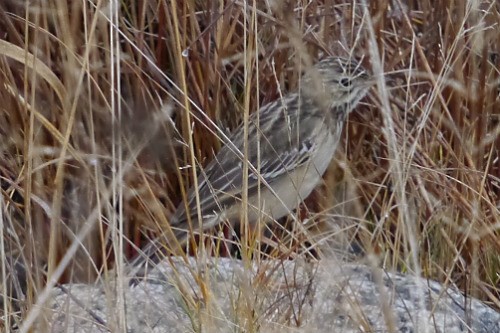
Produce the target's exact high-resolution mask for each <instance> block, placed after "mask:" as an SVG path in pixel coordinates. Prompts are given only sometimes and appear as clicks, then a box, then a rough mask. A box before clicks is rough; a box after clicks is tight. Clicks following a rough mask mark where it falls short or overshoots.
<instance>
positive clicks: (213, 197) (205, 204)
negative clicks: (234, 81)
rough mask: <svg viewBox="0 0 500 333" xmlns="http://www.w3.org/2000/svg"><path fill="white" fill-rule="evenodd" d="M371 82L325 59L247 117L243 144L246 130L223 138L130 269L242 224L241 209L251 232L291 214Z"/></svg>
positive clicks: (352, 66) (356, 65)
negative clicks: (207, 233) (215, 230)
mask: <svg viewBox="0 0 500 333" xmlns="http://www.w3.org/2000/svg"><path fill="white" fill-rule="evenodd" d="M373 82H374V80H373V78H372V76H371V75H370V73H369V72H368V71H367V70H366V69H365V68H364V67H363V66H362V65H361V63H360V62H358V61H356V60H355V59H353V58H352V57H349V58H345V57H339V56H327V57H326V58H324V59H323V60H320V61H319V62H317V63H316V64H315V65H313V66H310V67H309V68H308V69H306V70H305V72H304V74H303V75H302V76H301V79H300V84H299V85H298V88H297V89H296V90H294V91H291V92H290V93H288V94H286V95H284V96H283V97H282V98H279V99H277V100H275V101H273V102H270V103H268V104H266V105H264V106H262V107H261V108H260V109H259V110H258V111H257V112H254V113H252V114H251V115H250V116H249V119H248V125H247V126H248V127H247V131H246V135H247V139H246V140H245V130H244V129H245V127H244V126H245V125H244V124H241V125H240V126H239V127H237V128H236V129H235V130H234V131H233V132H232V134H230V135H229V136H228V137H227V140H225V142H224V144H223V146H222V148H221V149H220V150H219V151H218V152H217V153H216V154H215V156H214V157H213V159H212V160H211V161H210V162H209V163H208V165H207V166H206V167H205V168H203V169H202V170H201V172H200V173H199V176H198V185H197V186H193V187H192V188H190V189H189V191H188V192H187V196H186V201H184V202H181V203H180V204H179V206H178V207H177V209H176V210H175V212H174V213H173V216H172V217H171V219H170V228H168V229H169V230H166V231H165V233H164V235H162V237H158V238H156V239H154V240H153V241H151V242H150V243H149V245H147V246H146V247H145V248H144V249H143V250H142V251H140V254H139V255H138V256H137V257H136V260H133V261H132V265H133V266H137V265H144V264H145V263H146V262H154V263H157V262H159V260H160V258H162V257H163V256H164V255H165V253H168V252H170V253H171V254H172V253H176V251H174V250H173V249H174V248H177V249H181V248H182V247H181V246H183V245H185V244H186V243H187V242H188V240H189V239H190V237H191V236H192V234H193V233H196V232H205V231H207V230H211V229H213V228H215V227H217V226H219V225H221V224H222V223H225V222H229V223H231V225H235V224H238V223H240V220H241V216H242V213H241V212H242V209H246V214H247V216H248V222H249V224H250V225H253V226H255V225H256V223H261V221H270V220H277V219H279V218H281V217H283V216H286V215H288V214H290V213H291V212H292V211H293V210H294V209H295V208H296V207H297V206H298V205H299V204H300V203H301V202H302V201H303V200H304V199H306V198H307V197H308V196H309V194H310V193H311V192H312V191H313V190H314V188H315V187H316V186H317V185H318V183H320V182H321V179H322V176H323V174H324V172H325V171H326V169H327V168H328V165H329V164H330V162H331V160H332V158H333V155H334V153H335V150H336V148H337V146H338V144H339V141H340V136H341V133H342V129H343V126H344V123H345V121H346V118H347V115H348V114H349V113H350V112H351V111H352V110H353V109H354V108H355V107H356V105H357V104H358V103H359V101H360V100H361V99H362V98H363V97H364V96H365V95H367V93H368V91H369V88H370V87H371V86H372V84H373ZM245 141H246V142H247V146H246V147H247V151H246V154H244V150H245V146H244V145H245ZM245 157H246V159H245ZM244 163H247V167H244ZM244 172H246V173H247V174H246V177H244ZM245 181H246V182H247V186H246V190H247V196H246V198H247V200H245V202H246V205H247V206H246V207H243V204H242V203H243V200H242V198H243V197H244V195H243V189H244V188H245V187H244V186H243V184H244V182H245ZM197 198H198V199H197ZM177 253H178V252H177Z"/></svg>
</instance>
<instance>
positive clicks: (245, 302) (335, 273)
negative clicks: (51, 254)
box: [45, 258, 500, 333]
mask: <svg viewBox="0 0 500 333" xmlns="http://www.w3.org/2000/svg"><path fill="white" fill-rule="evenodd" d="M205 261H206V262H203V261H202V260H199V261H198V262H196V261H195V260H194V259H189V260H188V263H187V264H186V263H184V262H183V261H182V260H181V259H178V258H171V264H169V263H168V262H164V263H162V264H160V265H159V266H158V267H157V268H155V269H154V270H152V271H151V272H150V273H149V274H148V278H147V279H144V280H143V281H140V282H139V283H138V284H136V285H134V286H129V282H130V281H128V280H123V281H122V283H121V285H122V287H123V293H122V294H123V296H124V298H123V300H124V302H125V304H124V306H123V304H122V303H120V298H119V297H117V295H120V293H119V292H118V291H119V290H120V288H119V284H117V282H116V281H114V282H113V283H104V282H103V283H101V284H98V285H81V284H75V285H66V286H63V287H61V288H57V289H55V290H54V291H53V298H52V300H51V303H50V304H48V306H49V307H50V311H46V312H45V315H47V316H48V318H47V319H48V322H49V323H50V324H49V325H50V328H49V329H50V331H51V332H61V333H62V332H75V333H77V332H78V333H79V332H110V331H112V332H115V331H122V332H124V331H126V332H130V333H132V332H176V333H177V332H342V333H347V332H378V333H380V332H419V333H420V332H426V333H427V332H446V333H455V332H474V333H480V332H484V333H486V332H488V333H489V332H500V314H499V313H498V312H496V311H494V310H493V309H491V308H489V307H488V306H486V305H485V304H483V303H481V302H480V301H478V300H476V299H472V298H464V296H463V295H462V294H461V293H460V292H459V291H457V290H456V289H454V288H452V287H448V288H447V287H445V286H443V285H442V284H440V283H437V282H434V281H430V280H427V279H424V278H419V277H414V276H409V275H402V274H398V273H387V272H384V271H383V270H380V269H373V268H371V267H369V266H365V265H357V264H347V263H339V262H336V261H320V262H315V263H311V262H303V261H263V262H261V263H260V264H259V265H257V264H255V263H252V264H249V265H247V266H245V264H244V263H243V262H241V261H238V260H233V259H228V258H211V259H207V260H205ZM120 309H124V312H123V314H124V315H123V316H122V318H123V319H125V321H120ZM119 323H123V324H122V325H124V326H126V330H125V329H123V328H122V326H120V324H119Z"/></svg>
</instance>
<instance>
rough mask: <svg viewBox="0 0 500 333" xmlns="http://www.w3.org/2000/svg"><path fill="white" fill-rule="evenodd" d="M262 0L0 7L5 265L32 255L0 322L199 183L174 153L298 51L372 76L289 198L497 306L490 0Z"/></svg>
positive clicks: (108, 256) (210, 140)
mask: <svg viewBox="0 0 500 333" xmlns="http://www.w3.org/2000/svg"><path fill="white" fill-rule="evenodd" d="M401 2H403V4H402V5H401ZM139 3H140V4H139ZM269 3H271V2H269ZM272 3H273V5H272V6H270V5H269V4H268V2H264V1H257V2H255V3H252V2H249V3H248V4H247V5H245V4H244V2H242V1H222V0H221V1H206V2H205V1H162V0H160V1H144V2H137V4H136V2H134V1H122V2H121V3H120V6H121V7H120V8H119V9H118V10H117V11H116V12H115V8H113V7H111V6H109V5H104V4H103V3H101V2H100V1H94V2H91V1H87V2H82V1H73V2H69V1H68V2H65V1H56V0H53V1H40V2H37V1H35V2H34V3H33V1H32V3H31V4H30V6H29V8H28V7H25V4H24V2H22V1H16V0H10V1H4V2H3V4H2V5H0V31H1V32H2V35H1V38H2V39H1V40H0V83H1V86H0V135H1V139H2V140H1V141H0V147H1V153H2V159H1V161H0V177H1V178H0V182H1V190H2V201H1V203H2V205H1V212H2V222H3V228H2V229H1V230H2V232H3V235H2V236H3V237H1V239H2V240H3V243H2V244H1V247H2V251H5V253H6V255H5V256H4V257H3V258H4V260H3V266H2V276H5V275H6V274H9V273H12V265H13V262H14V261H19V262H21V263H23V264H24V265H25V266H26V267H29V270H28V271H27V272H26V274H25V275H26V276H21V277H20V280H21V283H24V284H26V285H27V289H26V292H27V300H26V302H23V303H22V304H21V305H22V306H21V307H20V308H18V307H17V306H18V305H19V304H17V303H15V302H14V301H9V302H4V305H3V306H4V311H5V313H9V314H15V315H14V316H7V317H6V318H9V319H8V320H11V321H20V320H22V318H24V316H25V315H26V314H27V313H28V311H29V310H30V308H31V305H32V304H33V302H34V300H35V299H36V298H37V297H38V296H39V295H40V294H41V292H42V290H43V289H44V288H45V286H46V285H47V284H49V285H50V284H52V285H53V284H54V283H56V282H69V281H73V282H76V281H92V280H94V279H95V278H96V277H97V276H100V275H101V274H107V272H108V270H109V268H111V267H112V266H113V265H114V263H115V262H121V261H122V260H123V259H124V257H127V258H129V257H131V256H133V255H134V254H135V253H136V252H135V250H134V246H132V244H135V245H136V246H142V245H143V244H144V241H145V238H144V237H143V236H141V234H142V233H141V232H143V231H147V232H148V233H149V234H150V235H153V234H154V233H155V232H157V231H158V230H159V229H161V228H165V226H167V225H168V217H169V216H170V214H171V213H172V211H173V209H174V208H175V206H176V205H177V204H179V203H180V202H182V200H183V197H184V195H185V191H184V189H186V188H188V187H189V186H191V185H192V184H195V183H196V180H195V179H196V169H195V168H190V167H186V166H190V165H196V166H199V165H205V164H206V162H207V161H208V159H209V158H210V157H211V156H212V151H213V150H214V149H215V150H217V149H218V148H219V146H220V141H219V139H218V136H219V135H220V134H221V133H227V132H228V131H229V130H230V129H232V128H234V127H235V126H236V125H237V124H238V123H240V122H242V121H245V120H246V119H247V117H248V114H249V113H251V112H254V111H255V110H257V109H258V106H259V105H263V104H265V103H267V102H269V101H272V100H274V99H276V98H279V97H280V96H281V95H282V94H284V93H286V92H287V91H289V90H291V89H294V88H295V87H297V85H298V84H299V82H298V79H299V74H300V66H303V65H304V64H307V63H310V62H314V59H317V58H320V57H322V56H324V55H326V54H338V55H346V54H348V53H352V54H354V55H355V56H357V57H364V60H363V63H364V64H365V65H366V66H367V67H369V68H371V69H372V71H373V72H374V73H375V74H376V75H378V77H379V78H380V80H379V85H378V86H377V88H376V89H374V91H373V93H372V97H371V98H370V99H367V100H366V103H365V105H363V106H361V107H359V108H358V111H357V112H356V113H355V114H353V115H351V117H350V121H349V125H348V126H347V127H346V129H345V132H344V136H343V137H344V140H345V144H343V146H342V149H340V150H339V152H338V154H337V162H336V163H334V165H332V168H330V171H329V172H328V173H327V174H326V175H325V183H324V185H323V186H321V187H319V188H318V190H317V191H316V192H315V193H314V194H313V195H312V196H311V197H310V198H309V199H308V200H306V203H305V205H303V206H302V207H301V209H300V211H299V214H298V216H299V217H301V218H306V217H311V216H314V217H316V220H317V222H318V224H317V226H318V227H317V228H312V229H313V230H312V231H313V234H315V235H314V236H315V237H317V236H320V237H321V238H328V239H329V238H335V237H341V238H342V237H343V238H344V239H347V240H348V242H351V241H355V242H356V243H357V244H359V245H360V246H362V248H364V250H365V251H366V252H367V253H372V254H376V255H377V257H378V258H379V259H380V265H382V266H384V267H386V268H388V269H397V270H400V271H404V272H417V273H421V274H423V275H425V276H427V277H430V278H433V279H436V280H439V281H443V282H446V283H455V284H457V285H458V286H459V287H460V288H461V289H462V290H463V291H464V292H465V293H467V294H469V295H473V296H476V297H479V298H481V299H483V300H485V301H487V302H490V303H491V304H494V306H495V307H500V301H499V300H498V297H499V291H498V289H497V286H498V282H499V281H498V279H499V277H498V274H497V272H498V270H499V262H498V260H499V259H498V258H499V257H498V253H499V251H500V243H499V241H498V240H499V239H500V238H499V235H498V234H499V231H498V229H499V227H500V224H499V223H500V214H499V205H500V199H499V195H500V167H499V165H500V160H499V158H500V156H499V151H500V139H499V134H500V121H499V120H500V111H499V110H500V100H499V97H498V96H499V88H498V87H499V83H500V81H499V72H498V65H499V62H500V58H499V52H500V50H498V45H500V40H498V36H500V26H499V23H500V13H499V10H500V8H499V6H498V5H497V4H496V2H495V1H483V2H475V1H461V2H454V1H451V0H449V1H443V2H442V3H443V4H442V5H441V6H437V7H436V6H434V5H433V4H434V1H430V0H421V1H406V2H405V1H402V0H401V1H400V0H393V1H370V2H369V3H370V4H369V5H368V6H364V5H363V2H358V1H312V2H310V3H309V2H308V1H275V2H272ZM26 6H27V5H26ZM115 14H118V15H115ZM382 73H385V74H386V75H385V77H386V78H387V79H388V80H387V81H386V82H384V77H383V76H382ZM179 167H181V168H179ZM332 225H337V226H339V225H340V226H342V227H343V228H342V229H341V228H333V227H332ZM292 229H293V228H292ZM340 229H341V231H339V230H340ZM282 234H285V233H284V232H283V231H282ZM297 237H298V238H299V239H302V238H301V237H303V236H300V237H299V236H297ZM279 239H282V244H283V245H284V246H286V247H287V248H288V249H290V251H291V252H295V253H296V254H297V255H301V253H302V251H301V250H300V247H299V245H297V243H298V242H299V241H298V240H295V241H294V242H293V243H292V244H291V245H290V243H287V242H285V241H284V240H283V239H285V238H279ZM314 239H318V238H314ZM318 245H319V244H318ZM280 253H281V254H280ZM280 253H278V254H276V253H275V255H277V256H283V253H284V254H285V255H286V256H289V255H290V252H286V251H284V252H283V251H282V250H280ZM11 259H12V260H11ZM4 281H5V278H4ZM3 288H4V290H3V293H4V294H6V293H7V290H6V288H8V285H7V284H6V283H4V284H3ZM9 288H10V287H9ZM16 311H18V312H16ZM11 324H12V323H9V321H6V323H5V325H6V327H9V326H10V325H11ZM254 331H255V329H254Z"/></svg>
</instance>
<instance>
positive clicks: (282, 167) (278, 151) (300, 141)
mask: <svg viewBox="0 0 500 333" xmlns="http://www.w3.org/2000/svg"><path fill="white" fill-rule="evenodd" d="M292 97H293V96H292ZM297 98H298V97H297ZM291 103H296V101H295V100H294V99H293V98H290V97H288V98H287V99H284V100H280V101H277V102H274V103H271V104H268V105H266V106H264V107H263V108H262V109H261V111H260V113H259V117H258V118H257V114H253V115H252V116H251V117H250V121H249V126H248V162H249V163H250V165H249V166H248V194H249V195H251V194H252V193H255V192H256V191H257V189H258V188H259V183H260V184H261V188H264V187H267V186H272V184H273V182H274V181H276V180H277V179H279V178H280V176H282V175H284V174H286V173H290V172H293V170H294V169H296V168H298V167H300V166H302V165H304V164H306V163H308V162H309V161H310V157H311V153H312V150H314V149H315V148H316V142H315V141H314V139H313V138H312V135H311V134H312V133H313V132H314V131H315V129H314V127H315V125H314V124H311V123H310V122H302V121H301V119H300V114H298V112H297V107H296V106H295V105H290V104H291ZM290 106H291V107H290ZM257 121H258V122H257ZM257 123H259V124H260V126H257ZM243 144H244V132H243V127H242V126H240V127H239V128H237V129H236V130H235V131H234V133H233V134H232V135H231V136H230V138H229V142H228V143H226V145H224V146H223V147H222V148H221V150H220V151H219V152H218V153H217V154H216V155H215V157H214V159H213V160H212V161H211V162H210V163H209V164H208V165H207V166H206V167H205V168H204V172H201V173H200V176H199V177H198V180H199V184H198V193H199V200H200V208H201V214H202V216H203V217H206V216H213V215H217V213H218V212H220V211H221V210H222V209H223V207H227V206H229V205H231V204H234V203H236V202H237V201H239V200H241V195H242V193H241V189H242V184H243V163H244V162H243V161H244V157H243ZM187 199H188V202H187V206H188V209H189V214H190V215H191V219H192V220H194V221H196V219H197V209H196V206H197V203H196V192H195V189H193V188H192V189H190V191H189V193H188V198H187ZM185 212H186V209H185V205H184V204H181V205H180V206H179V207H178V209H177V211H176V212H175V214H174V219H173V221H172V226H174V227H186V224H185V221H186V219H187V214H186V213H185Z"/></svg>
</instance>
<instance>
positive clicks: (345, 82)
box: [339, 77, 351, 88]
mask: <svg viewBox="0 0 500 333" xmlns="http://www.w3.org/2000/svg"><path fill="white" fill-rule="evenodd" d="M339 83H340V85H341V86H342V87H344V88H348V87H350V85H351V80H350V79H349V78H347V77H344V78H342V79H340V81H339Z"/></svg>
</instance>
